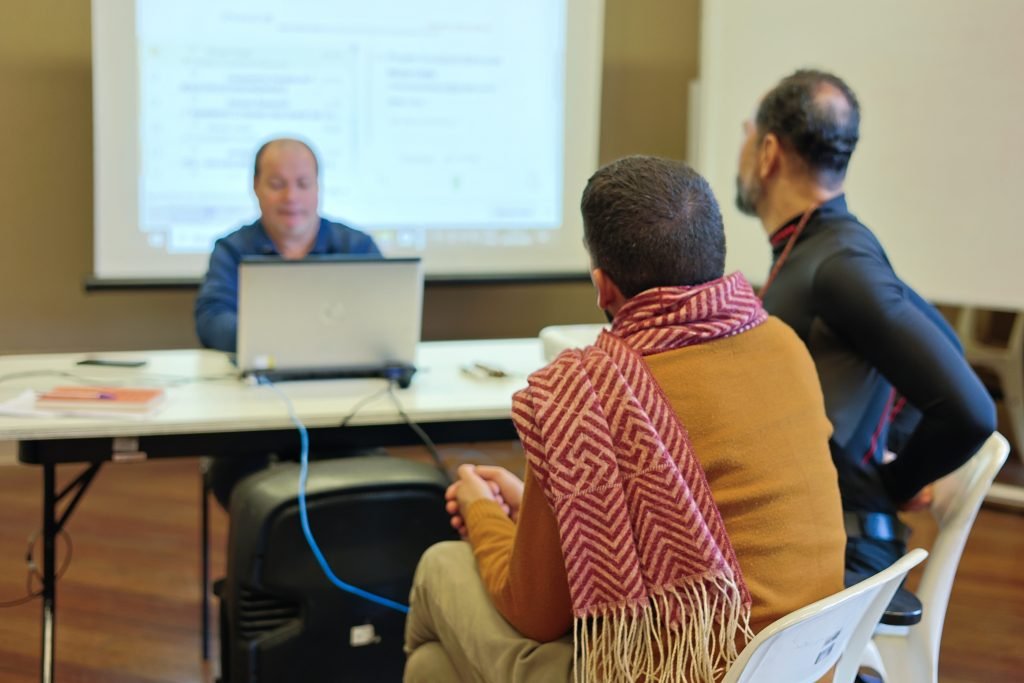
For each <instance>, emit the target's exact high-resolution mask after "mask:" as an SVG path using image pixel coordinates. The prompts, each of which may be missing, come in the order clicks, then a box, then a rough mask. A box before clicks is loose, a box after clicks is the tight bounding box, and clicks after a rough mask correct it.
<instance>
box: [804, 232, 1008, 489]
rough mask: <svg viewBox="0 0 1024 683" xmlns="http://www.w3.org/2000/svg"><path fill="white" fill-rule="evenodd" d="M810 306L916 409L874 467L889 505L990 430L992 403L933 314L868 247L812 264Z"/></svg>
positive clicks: (964, 456)
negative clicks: (891, 450)
mask: <svg viewBox="0 0 1024 683" xmlns="http://www.w3.org/2000/svg"><path fill="white" fill-rule="evenodd" d="M813 292H814V294H813V296H814V307H815V310H816V312H817V314H818V315H819V316H820V317H821V318H822V319H823V320H824V321H825V322H826V323H827V324H828V325H829V326H830V327H832V328H833V329H834V330H836V331H837V332H838V333H839V334H840V335H841V336H842V337H843V338H844V339H846V340H847V341H848V343H849V344H850V345H851V346H852V347H853V349H854V350H855V351H856V352H857V353H859V354H860V355H861V356H862V357H863V358H864V359H865V360H866V361H867V362H868V363H870V364H871V365H873V366H874V367H875V368H876V369H877V370H878V371H879V372H880V373H881V374H882V375H884V376H885V378H886V379H887V380H888V381H889V382H890V383H891V384H892V385H893V386H894V387H895V388H896V390H897V391H898V392H899V393H900V394H902V395H903V396H905V397H906V398H907V401H908V403H910V404H911V405H912V406H914V408H916V409H917V410H918V411H920V413H921V419H920V422H919V423H918V425H917V427H916V429H914V431H913V433H912V434H911V435H910V437H909V439H908V440H907V442H906V444H905V446H904V448H903V449H902V450H901V452H900V454H899V457H898V458H897V459H896V460H895V461H893V462H892V463H890V464H888V465H885V466H882V467H880V474H881V477H882V481H883V483H884V484H885V486H886V488H887V490H888V492H889V495H890V496H892V498H893V500H894V501H896V502H903V501H906V500H908V499H910V498H912V497H913V496H914V495H915V494H916V493H917V492H918V491H919V490H920V489H921V488H922V487H924V486H925V485H927V484H929V483H931V482H933V481H935V480H936V479H938V478H940V477H942V476H944V475H946V474H948V473H949V472H952V471H953V470H955V469H956V468H957V467H959V466H960V465H962V464H963V463H964V462H966V461H967V460H968V459H969V458H970V457H971V455H972V454H973V453H974V452H975V451H976V450H977V449H978V447H979V446H980V445H981V444H982V442H984V440H985V439H986V438H987V437H988V436H989V434H991V433H992V432H993V431H994V430H995V406H994V405H993V403H992V399H991V398H990V397H989V395H988V393H987V392H986V391H985V388H984V386H982V384H981V382H980V381H979V380H978V377H977V375H975V373H974V371H973V370H972V369H971V367H970V366H969V365H968V364H967V361H966V360H965V359H964V357H963V355H962V353H961V350H960V347H959V345H958V344H957V342H956V340H955V337H952V335H951V331H949V330H948V328H947V329H943V327H944V325H940V324H939V323H938V322H937V318H938V313H937V312H935V311H934V309H932V308H931V306H930V305H929V304H927V303H926V302H925V301H924V300H922V299H921V298H920V297H919V296H917V294H916V293H914V292H913V290H911V289H910V288H909V287H908V286H907V285H906V284H904V283H903V282H902V281H901V280H900V279H899V278H898V277H896V274H895V273H894V272H893V271H892V268H891V266H890V265H889V264H888V262H886V261H885V260H884V259H883V258H881V257H880V256H879V255H876V254H873V253H870V252H858V251H846V252H840V253H838V254H835V255H833V256H831V257H829V258H828V259H826V260H825V261H824V262H822V263H821V264H820V267H819V269H818V271H817V273H816V274H815V279H814V287H813Z"/></svg>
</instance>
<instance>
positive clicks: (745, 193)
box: [736, 173, 761, 218]
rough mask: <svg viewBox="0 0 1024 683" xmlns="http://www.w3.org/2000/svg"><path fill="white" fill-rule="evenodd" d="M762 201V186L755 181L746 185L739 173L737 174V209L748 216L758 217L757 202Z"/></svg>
mask: <svg viewBox="0 0 1024 683" xmlns="http://www.w3.org/2000/svg"><path fill="white" fill-rule="evenodd" d="M760 199H761V186H760V185H758V184H757V180H754V181H753V182H751V183H750V184H749V185H748V184H744V182H743V178H742V177H741V176H740V174H739V173H737V174H736V208H737V209H739V210H740V212H741V213H744V214H746V215H747V216H754V217H755V218H756V217H757V202H758V200H760Z"/></svg>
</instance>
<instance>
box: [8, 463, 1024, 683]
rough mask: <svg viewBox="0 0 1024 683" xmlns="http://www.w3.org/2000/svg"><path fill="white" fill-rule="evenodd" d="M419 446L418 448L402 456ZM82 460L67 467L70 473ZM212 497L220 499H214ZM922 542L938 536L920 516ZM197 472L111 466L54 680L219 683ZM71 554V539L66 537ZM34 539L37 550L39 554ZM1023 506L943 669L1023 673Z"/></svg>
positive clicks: (971, 564)
mask: <svg viewBox="0 0 1024 683" xmlns="http://www.w3.org/2000/svg"><path fill="white" fill-rule="evenodd" d="M410 453H411V454H412V455H413V456H414V457H415V455H416V452H414V451H411V452H407V453H406V454H410ZM444 455H445V459H446V462H447V463H448V464H449V465H454V464H456V463H457V462H460V461H475V460H478V459H480V458H481V457H486V458H487V459H491V460H497V461H501V462H502V463H503V464H509V463H510V464H513V465H514V463H516V462H517V458H518V457H519V454H518V452H517V448H516V447H514V446H512V445H503V446H500V447H497V448H495V447H488V448H487V450H486V456H482V455H481V452H480V451H475V450H473V449H472V448H469V447H466V448H455V447H451V448H446V449H444ZM77 469H78V468H76V467H72V466H68V467H65V468H62V469H61V472H60V478H61V479H62V480H67V479H68V478H69V477H71V476H73V474H74V473H75V472H76V471H77ZM41 485H42V477H41V473H40V470H39V469H37V468H32V467H25V466H18V465H10V466H0V602H5V601H9V600H11V599H14V598H17V597H19V596H21V595H24V592H25V583H26V575H27V569H26V563H25V555H26V546H27V543H28V538H29V536H30V535H31V534H33V532H34V531H35V530H36V529H38V528H39V526H40V520H41V513H40V502H41V494H40V489H41ZM215 507H216V506H214V508H215ZM215 513H216V514H215V517H214V524H213V532H214V536H213V544H212V545H213V548H214V576H219V575H221V574H223V571H224V557H223V551H222V549H223V547H224V544H225V541H226V526H227V523H226V518H225V516H224V515H223V513H221V512H220V511H219V510H215ZM911 523H912V524H914V526H915V528H916V529H917V530H918V531H917V537H916V538H915V539H914V541H913V542H912V545H924V546H925V547H927V544H928V543H929V542H930V535H931V534H932V533H933V529H932V528H931V525H930V523H929V521H928V520H927V519H925V518H924V517H922V516H920V515H919V516H917V517H915V518H914V519H912V520H911ZM198 525H199V477H198V463H197V461H196V460H195V459H183V460H168V461H155V462H148V463H139V464H119V465H108V466H106V467H105V468H104V469H103V470H102V471H101V472H100V474H99V476H98V477H97V479H96V481H95V483H94V485H93V487H92V489H91V490H90V491H89V492H88V494H87V495H86V497H85V498H84V499H83V501H82V503H81V505H80V506H79V508H78V510H76V512H75V514H74V517H73V518H72V519H71V521H70V523H69V524H68V527H67V528H68V530H69V532H70V536H71V538H72V541H73V544H74V545H73V557H72V561H71V564H70V567H69V568H68V570H67V573H66V574H65V575H64V577H63V578H62V579H61V581H60V583H59V587H58V620H57V648H56V653H57V666H56V672H57V676H56V678H57V680H58V681H61V682H62V683H63V682H67V681H75V682H77V681H82V682H92V681H97V682H99V681H103V682H104V683H128V682H129V681H139V682H151V683H157V682H165V681H174V682H186V681H188V682H192V681H211V680H213V676H212V671H211V668H210V667H209V666H208V665H205V664H204V663H203V662H202V660H201V657H200V637H199V578H198V577H199V546H198ZM60 547H61V555H60V557H61V558H63V557H64V550H63V549H64V545H63V544H61V546H60ZM39 552H40V551H39V550H38V548H37V550H36V556H37V557H38V555H39ZM1022 559H1024V516H1022V515H1020V514H1019V513H1013V512H1007V511H1001V510H995V509H983V510H982V512H981V514H980V516H979V518H978V522H977V523H976V525H975V528H974V532H973V534H972V536H971V539H970V540H969V542H968V544H967V549H966V552H965V554H964V559H963V562H962V563H961V567H960V573H959V575H958V577H957V582H956V586H955V587H954V590H953V596H952V602H951V605H950V609H949V614H948V616H947V619H946V631H945V635H944V638H943V648H942V667H941V671H942V675H941V676H940V680H942V681H948V682H950V683H960V682H963V683H976V682H979V681H984V682H985V683H998V682H1001V681H1019V680H1022V675H1024V674H1022V673H1021V672H1024V647H1021V646H1020V639H1021V634H1022V633H1024V570H1022ZM39 653H40V603H39V600H33V601H31V602H30V603H28V604H25V605H22V606H19V607H13V608H8V609H0V681H3V682H5V683H22V682H28V681H33V680H38V679H39Z"/></svg>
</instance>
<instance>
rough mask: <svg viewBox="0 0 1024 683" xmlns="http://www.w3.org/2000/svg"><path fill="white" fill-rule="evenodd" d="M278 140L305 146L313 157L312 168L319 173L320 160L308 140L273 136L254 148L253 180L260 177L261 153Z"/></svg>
mask: <svg viewBox="0 0 1024 683" xmlns="http://www.w3.org/2000/svg"><path fill="white" fill-rule="evenodd" d="M278 142H289V143H294V144H296V145H301V146H302V147H305V148H306V149H307V150H308V151H309V153H310V155H311V156H312V157H313V170H314V171H316V174H317V175H320V160H319V159H317V158H316V152H314V151H313V147H312V146H311V145H310V144H309V143H308V142H305V141H304V140H299V139H298V138H274V139H273V140H267V141H266V142H264V143H263V144H262V145H260V148H259V149H258V150H256V160H255V162H254V163H253V168H252V177H253V179H254V180H255V179H256V178H259V177H260V159H262V158H263V153H264V152H266V151H267V148H268V147H270V146H271V145H273V144H276V143H278Z"/></svg>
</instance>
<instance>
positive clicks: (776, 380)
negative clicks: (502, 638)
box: [465, 318, 846, 642]
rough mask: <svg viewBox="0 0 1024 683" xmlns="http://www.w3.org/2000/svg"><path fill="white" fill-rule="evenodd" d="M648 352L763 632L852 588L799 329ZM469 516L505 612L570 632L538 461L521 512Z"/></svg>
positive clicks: (776, 324)
mask: <svg viewBox="0 0 1024 683" xmlns="http://www.w3.org/2000/svg"><path fill="white" fill-rule="evenodd" d="M645 360H646V362H647V365H648V367H649V368H650V370H651V373H652V374H653V376H654V378H655V380H656V381H657V382H658V384H659V385H660V386H661V388H662V390H663V391H664V392H665V395H666V396H667V397H668V400H669V402H670V403H671V404H672V406H673V408H674V409H675V411H676V414H677V415H678V416H679V419H680V420H681V421H682V423H683V425H684V426H685V427H686V429H687V431H688V432H689V435H690V441H691V443H692V445H693V449H694V452H695V453H696V456H697V458H698V459H699V460H700V462H701V465H702V466H703V468H704V472H705V474H706V475H707V480H708V484H709V485H710V487H711V493H712V496H713V497H714V500H715V503H716V504H717V505H718V509H719V511H720V512H721V515H722V520H723V521H724V523H725V527H726V531H727V532H728V534H729V539H730V541H731V542H732V545H733V548H734V549H735V551H736V556H737V558H738V559H739V563H740V568H741V570H742V571H743V578H744V580H745V581H746V583H747V587H748V588H749V589H750V594H751V596H752V598H753V606H752V611H751V627H752V628H753V629H754V631H755V632H756V631H758V630H760V629H761V628H764V627H765V626H767V625H768V624H770V623H771V622H773V621H775V620H776V619H778V618H779V617H781V616H783V615H785V614H788V613H789V612H792V611H793V610H795V609H798V608H800V607H803V606H804V605H807V604H809V603H811V602H814V601H815V600H819V599H821V598H823V597H825V596H827V595H830V594H832V593H835V592H837V591H839V590H842V588H843V557H844V550H845V545H846V535H845V532H844V530H843V518H842V508H841V505H840V500H839V488H838V483H837V477H836V470H835V467H834V466H833V464H832V459H831V456H830V455H829V449H828V439H829V436H830V434H831V431H832V427H831V425H830V424H829V422H828V420H827V419H826V417H825V407H824V403H823V399H822V394H821V389H820V385H819V383H818V376H817V374H816V373H815V370H814V365H813V363H812V361H811V358H810V356H809V355H808V353H807V350H806V348H805V347H804V345H803V343H802V342H801V341H800V340H799V338H797V336H796V334H795V333H794V332H793V331H792V330H791V329H790V328H789V327H787V326H786V325H785V324H783V323H782V322H780V321H779V320H778V319H777V318H769V319H768V320H767V321H766V322H765V323H764V324H762V325H760V326H758V327H756V328H754V329H753V330H750V331H748V332H744V333H743V334H739V335H736V336H734V337H728V338H725V339H719V340H715V341H712V342H708V343H705V344H700V345H698V346H691V347H685V348H682V349H676V350H674V351H668V352H665V353H659V354H656V355H652V356H647V357H646V358H645ZM465 517H466V525H467V527H468V529H469V541H470V543H471V544H472V546H473V552H474V554H475V555H476V559H477V564H478V566H479V569H480V576H481V578H482V579H483V582H484V585H485V586H486V588H487V591H488V593H489V594H490V596H491V599H492V600H493V601H494V604H495V606H496V607H497V609H498V611H499V612H500V613H501V614H502V615H503V616H504V617H505V619H506V620H507V621H508V622H509V623H510V624H511V625H512V626H513V627H514V628H515V629H516V630H517V631H519V632H520V633H522V634H523V635H524V636H526V637H528V638H531V639H533V640H537V641H541V642H547V641H551V640H555V639H557V638H560V637H562V636H563V635H565V634H566V633H567V632H568V630H569V629H570V627H571V625H572V608H571V602H570V597H569V586H568V579H567V578H566V572H565V564H564V561H563V559H562V550H561V544H560V542H559V538H558V527H557V524H556V521H555V516H554V512H553V511H552V509H551V507H550V506H549V505H548V502H547V500H546V499H545V497H544V493H543V492H542V491H541V489H540V486H539V485H538V484H537V482H536V481H535V480H534V478H533V476H532V475H531V473H530V469H529V466H527V470H526V478H525V490H524V494H523V501H522V505H521V507H520V511H519V516H518V519H517V521H516V522H515V523H514V522H512V520H510V519H509V518H508V517H507V516H506V515H505V514H504V512H502V510H501V508H500V507H499V506H498V504H497V503H495V502H493V501H488V500H481V501H477V502H476V503H474V504H473V505H471V506H470V507H469V509H468V510H467V511H466V515H465Z"/></svg>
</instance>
